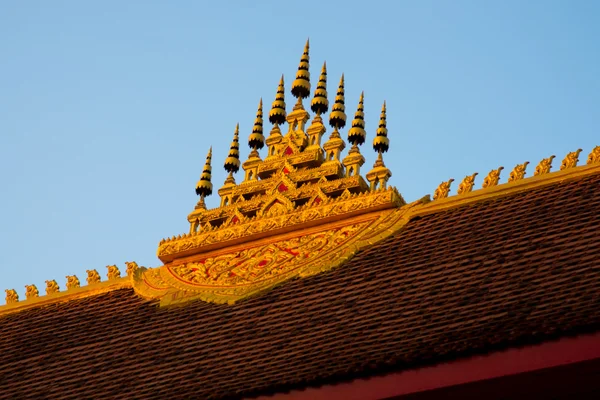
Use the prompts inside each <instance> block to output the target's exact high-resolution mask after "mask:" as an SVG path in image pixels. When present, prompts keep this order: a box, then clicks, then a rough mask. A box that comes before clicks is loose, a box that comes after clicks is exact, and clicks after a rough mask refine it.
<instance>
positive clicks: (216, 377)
mask: <svg viewBox="0 0 600 400" xmlns="http://www.w3.org/2000/svg"><path fill="white" fill-rule="evenodd" d="M599 226H600V174H595V175H589V176H587V177H584V178H580V179H577V180H572V181H567V182H555V183H553V184H551V185H548V186H545V187H540V188H536V189H531V190H529V191H526V192H520V193H513V194H510V195H506V196H504V197H498V198H494V199H487V200H483V201H480V202H477V203H474V204H469V205H462V206H461V205H458V206H457V207H454V208H450V209H447V210H443V211H439V212H435V213H432V214H427V215H423V216H421V217H418V218H416V219H414V220H412V221H411V222H409V224H408V225H407V226H406V227H405V228H404V229H403V230H402V231H401V232H399V233H398V234H396V235H394V236H392V237H390V238H388V239H386V240H385V241H383V242H381V243H379V244H377V245H374V246H373V247H371V248H369V249H368V250H366V251H363V252H361V253H359V254H358V255H356V256H355V257H354V258H353V259H352V260H351V261H349V262H348V263H347V264H346V265H345V266H343V267H341V268H338V269H335V270H333V271H331V272H328V273H324V274H321V275H317V276H313V277H311V278H306V279H298V280H294V281H291V282H287V283H286V284H284V285H282V286H280V287H278V288H276V289H273V290H272V291H270V292H268V293H266V294H265V295H263V296H259V297H255V298H251V299H249V300H247V301H243V302H240V303H239V304H236V305H233V306H229V305H216V304H209V303H204V302H194V303H190V304H188V305H186V306H182V307H173V308H158V307H157V303H156V302H154V301H146V300H142V299H140V298H139V297H137V296H136V295H135V294H134V292H133V290H132V289H118V290H114V291H111V292H109V293H103V294H99V295H96V296H92V297H87V298H83V299H77V300H72V301H70V302H66V303H65V302H63V303H55V304H49V305H45V306H42V307H36V308H30V309H27V310H24V311H21V312H16V313H12V314H8V315H4V316H1V317H0V399H26V398H35V399H43V398H51V399H82V398H94V399H114V398H144V399H154V398H157V399H158V398H161V399H162V398H169V399H177V398H187V396H189V395H190V394H192V395H194V396H196V397H197V398H220V397H236V396H240V395H241V394H257V393H268V392H273V391H281V390H286V389H289V388H292V387H301V386H303V385H316V384H319V383H325V382H332V381H336V380H342V379H347V378H349V377H352V376H357V375H361V374H372V373H375V372H378V371H379V372H380V371H385V370H388V369H400V368H404V367H410V366H414V365H416V364H421V363H430V362H436V361H440V360H443V359H445V358H451V357H458V356H462V355H466V354H470V353H472V352H479V351H489V350H490V349H493V348H497V347H503V346H514V345H519V344H523V343H527V342H531V341H538V340H544V339H546V338H548V337H550V336H552V335H564V334H568V333H576V332H581V331H585V330H595V329H598V328H599V326H600V261H599V256H598V255H599V254H600V235H599V234H598V227H599Z"/></svg>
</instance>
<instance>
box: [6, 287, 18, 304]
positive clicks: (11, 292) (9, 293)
mask: <svg viewBox="0 0 600 400" xmlns="http://www.w3.org/2000/svg"><path fill="white" fill-rule="evenodd" d="M4 291H5V292H6V298H5V300H6V304H11V303H16V302H18V301H19V295H18V294H17V291H16V290H15V289H5V290H4Z"/></svg>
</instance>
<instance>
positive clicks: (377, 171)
mask: <svg viewBox="0 0 600 400" xmlns="http://www.w3.org/2000/svg"><path fill="white" fill-rule="evenodd" d="M387 134H388V130H387V117H386V105H385V101H384V102H383V107H381V116H380V117H379V127H378V128H377V135H376V136H375V137H374V138H373V150H375V151H376V152H377V153H378V154H377V160H376V161H375V164H373V169H372V170H371V171H369V172H368V173H367V180H368V181H369V182H370V183H371V190H375V189H378V188H380V187H382V188H385V187H386V186H387V181H388V180H389V179H390V177H391V176H392V172H391V171H390V170H389V169H388V168H387V167H386V166H385V164H384V163H383V156H382V154H383V153H385V152H386V151H388V150H389V148H390V139H388V137H387Z"/></svg>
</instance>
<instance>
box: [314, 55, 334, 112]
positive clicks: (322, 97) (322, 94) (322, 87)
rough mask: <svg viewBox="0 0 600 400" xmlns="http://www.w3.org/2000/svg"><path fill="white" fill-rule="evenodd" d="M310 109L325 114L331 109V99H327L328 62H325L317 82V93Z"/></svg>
mask: <svg viewBox="0 0 600 400" xmlns="http://www.w3.org/2000/svg"><path fill="white" fill-rule="evenodd" d="M310 109H311V110H312V111H313V112H314V113H315V114H317V115H321V114H325V113H326V112H327V110H328V109H329V100H327V64H326V63H323V68H321V76H319V82H318V83H317V89H316V90H315V95H314V97H313V99H312V102H311V103H310Z"/></svg>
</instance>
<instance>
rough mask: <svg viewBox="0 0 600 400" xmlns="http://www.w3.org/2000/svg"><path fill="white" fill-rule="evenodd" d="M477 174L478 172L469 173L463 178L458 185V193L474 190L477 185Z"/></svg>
mask: <svg viewBox="0 0 600 400" xmlns="http://www.w3.org/2000/svg"><path fill="white" fill-rule="evenodd" d="M476 176H477V172H475V173H474V174H473V175H467V176H465V178H464V179H463V180H462V182H461V183H460V184H459V185H458V191H457V194H465V193H469V192H471V191H473V186H474V185H475V177H476Z"/></svg>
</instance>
